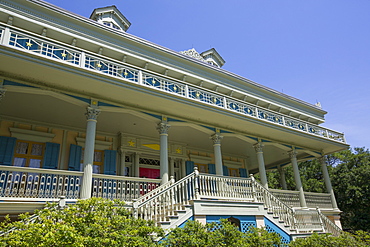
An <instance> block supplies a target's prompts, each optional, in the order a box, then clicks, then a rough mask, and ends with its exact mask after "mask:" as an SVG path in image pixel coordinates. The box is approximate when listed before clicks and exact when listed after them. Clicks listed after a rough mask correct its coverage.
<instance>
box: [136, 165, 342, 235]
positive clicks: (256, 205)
mask: <svg viewBox="0 0 370 247" xmlns="http://www.w3.org/2000/svg"><path fill="white" fill-rule="evenodd" d="M229 209H230V210H229ZM207 210H208V211H207ZM232 210H234V213H235V212H237V214H234V215H241V214H243V215H248V214H249V215H263V216H264V217H265V218H266V219H268V220H269V221H271V222H273V223H274V224H275V225H276V226H278V227H279V228H280V229H281V230H282V231H284V232H285V233H287V234H289V236H293V235H299V234H310V233H313V232H318V233H331V234H333V235H335V236H336V235H339V234H340V232H341V229H340V227H338V226H337V225H336V224H334V223H333V222H332V221H331V220H330V219H329V218H328V217H326V216H325V215H324V214H323V213H321V212H320V210H319V209H315V210H309V209H307V210H302V209H299V210H298V209H293V208H292V207H290V206H288V205H287V204H285V203H284V202H282V201H281V200H279V199H278V198H277V197H275V196H274V195H273V194H272V193H271V192H270V191H269V190H268V189H266V188H264V187H263V186H262V185H261V184H260V183H258V182H257V181H256V180H255V179H254V177H253V176H251V177H250V178H234V177H226V176H217V175H210V174H199V172H198V170H197V169H195V170H194V172H193V173H191V174H189V175H188V176H186V177H184V178H182V179H181V180H179V181H177V182H175V181H174V180H173V179H171V180H170V181H169V182H168V183H166V184H163V185H162V186H160V187H158V188H156V189H155V190H153V191H151V192H149V193H147V194H145V195H143V196H141V197H140V198H138V199H137V200H134V201H133V212H134V216H135V217H140V218H143V219H146V220H153V221H155V222H156V223H157V224H158V225H159V226H161V227H162V228H164V229H166V230H169V229H171V228H175V227H178V226H181V225H182V224H184V223H185V222H186V221H187V220H188V219H193V218H194V217H196V215H197V214H200V215H208V214H213V215H215V214H217V212H228V213H229V214H231V213H233V211H232ZM230 216H233V215H230Z"/></svg>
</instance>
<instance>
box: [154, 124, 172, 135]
mask: <svg viewBox="0 0 370 247" xmlns="http://www.w3.org/2000/svg"><path fill="white" fill-rule="evenodd" d="M170 127H171V125H169V124H168V123H167V122H160V123H159V124H158V126H157V130H158V132H159V134H160V135H167V134H168V129H169V128H170Z"/></svg>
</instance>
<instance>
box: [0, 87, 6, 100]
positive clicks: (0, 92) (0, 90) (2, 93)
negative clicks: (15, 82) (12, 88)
mask: <svg viewBox="0 0 370 247" xmlns="http://www.w3.org/2000/svg"><path fill="white" fill-rule="evenodd" d="M5 92H6V89H5V88H0V101H1V100H2V99H3V97H4V96H5Z"/></svg>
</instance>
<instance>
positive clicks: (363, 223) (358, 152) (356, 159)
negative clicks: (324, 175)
mask: <svg viewBox="0 0 370 247" xmlns="http://www.w3.org/2000/svg"><path fill="white" fill-rule="evenodd" d="M329 160H331V163H332V166H333V169H332V170H331V179H332V185H333V189H334V192H335V195H336V198H337V203H338V206H339V208H340V209H341V210H342V211H343V213H342V214H341V221H342V225H343V228H344V229H350V230H365V231H370V207H369V205H370V183H369V181H370V152H369V150H368V149H365V148H355V149H354V150H353V151H352V150H345V151H342V152H338V153H335V154H333V155H331V157H330V159H329Z"/></svg>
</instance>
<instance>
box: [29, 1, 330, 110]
mask: <svg viewBox="0 0 370 247" xmlns="http://www.w3.org/2000/svg"><path fill="white" fill-rule="evenodd" d="M27 1H28V2H32V3H35V4H37V5H40V6H42V7H45V8H49V9H51V10H53V11H57V12H60V13H61V14H64V15H67V16H69V17H73V18H75V19H78V20H80V21H83V22H85V23H88V24H90V25H93V26H95V27H97V28H100V29H104V30H106V31H109V32H111V33H115V34H116V35H118V36H123V37H125V38H128V39H131V40H132V41H136V42H139V43H140V44H143V45H146V46H148V47H151V48H154V49H156V50H159V51H161V52H166V53H168V54H170V55H173V56H176V57H179V58H181V59H185V60H187V61H190V62H193V63H196V64H198V65H201V66H204V67H206V68H207V69H210V70H214V71H217V72H218V73H222V74H224V75H227V76H230V77H232V78H234V79H237V80H240V81H242V82H245V83H249V84H251V85H253V86H255V87H257V88H259V89H262V90H265V91H268V92H270V93H273V94H276V95H278V96H280V97H284V98H287V99H290V100H292V101H295V102H297V103H300V104H302V105H305V106H307V107H311V108H314V109H315V110H317V111H320V112H321V113H322V114H324V115H325V114H326V113H327V111H325V110H322V109H321V108H320V107H318V106H316V105H314V104H311V103H308V102H306V101H303V100H300V99H298V98H295V97H293V96H290V95H287V94H284V93H281V92H279V91H277V90H275V89H272V88H269V87H266V86H263V85H261V84H259V83H257V82H254V81H252V80H250V79H247V78H245V77H242V76H240V75H237V74H235V73H232V72H230V71H227V70H224V69H222V68H218V67H215V66H212V65H209V64H207V63H204V62H202V61H199V60H197V59H195V58H192V57H190V56H187V55H184V54H181V53H180V52H177V51H174V50H171V49H169V48H167V47H164V46H161V45H158V44H155V43H153V42H151V41H148V40H145V39H143V38H140V37H137V36H135V35H133V34H130V33H127V32H121V31H118V30H114V29H110V28H109V27H106V26H104V25H101V24H99V23H97V22H96V21H94V20H91V19H89V18H87V17H84V16H81V15H79V14H76V13H73V12H71V11H68V10H66V9H63V8H61V7H58V6H56V5H54V4H51V3H48V2H45V1H43V0H27Z"/></svg>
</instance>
